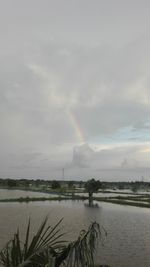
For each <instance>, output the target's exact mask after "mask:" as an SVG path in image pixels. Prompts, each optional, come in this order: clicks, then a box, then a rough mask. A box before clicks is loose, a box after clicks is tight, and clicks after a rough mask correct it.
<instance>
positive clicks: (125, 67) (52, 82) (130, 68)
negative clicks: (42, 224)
mask: <svg viewBox="0 0 150 267" xmlns="http://www.w3.org/2000/svg"><path fill="white" fill-rule="evenodd" d="M114 2H115V3H113V5H112V4H111V3H109V5H108V1H105V3H104V1H94V2H93V3H91V1H89V0H88V1H87V0H86V1H84V0H83V1H65V2H64V1H61V3H60V2H59V7H58V1H46V0H45V1H44V2H43V1H42V3H41V1H33V0H31V1H30V4H29V3H27V2H25V1H24V2H23V3H21V4H20V2H19V1H18V0H15V1H14V3H13V5H12V4H11V3H10V2H8V1H5V3H3V2H2V1H0V5H1V7H2V8H0V25H1V26H0V29H1V44H0V46H1V49H0V60H1V65H0V122H1V131H0V147H1V151H0V176H1V177H33V178H47V179H54V178H55V179H60V178H61V177H62V168H65V175H66V179H79V178H83V179H88V178H89V177H91V176H94V177H97V178H101V179H127V180H128V179H129V180H130V179H140V178H139V177H140V176H141V175H145V179H149V177H150V176H149V174H150V173H149V170H148V168H149V163H150V143H149V136H150V135H149V133H150V119H149V115H150V88H149V87H150V78H149V77H150V53H149V49H150V30H149V27H148V25H149V23H150V18H149V12H148V10H149V8H150V5H149V4H148V2H147V1H144V2H142V3H141V4H140V3H137V1H136V10H135V3H130V2H129V1H126V3H124V6H123V7H122V6H121V5H120V1H114ZM133 2H134V1H133ZM139 16H140V18H141V20H139Z"/></svg>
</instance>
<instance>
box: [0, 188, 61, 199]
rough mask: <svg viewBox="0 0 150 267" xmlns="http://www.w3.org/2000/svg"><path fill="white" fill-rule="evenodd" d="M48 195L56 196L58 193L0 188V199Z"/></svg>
mask: <svg viewBox="0 0 150 267" xmlns="http://www.w3.org/2000/svg"><path fill="white" fill-rule="evenodd" d="M50 196H58V195H54V194H46V193H40V192H30V191H23V190H7V189H0V199H5V198H20V197H50Z"/></svg>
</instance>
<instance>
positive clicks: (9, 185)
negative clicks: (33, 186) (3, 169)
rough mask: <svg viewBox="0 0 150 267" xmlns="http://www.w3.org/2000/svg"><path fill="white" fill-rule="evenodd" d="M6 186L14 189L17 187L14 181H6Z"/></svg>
mask: <svg viewBox="0 0 150 267" xmlns="http://www.w3.org/2000/svg"><path fill="white" fill-rule="evenodd" d="M7 186H8V187H16V186H17V182H16V180H14V179H8V180H7Z"/></svg>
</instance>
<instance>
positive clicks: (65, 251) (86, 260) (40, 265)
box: [0, 217, 106, 267]
mask: <svg viewBox="0 0 150 267" xmlns="http://www.w3.org/2000/svg"><path fill="white" fill-rule="evenodd" d="M61 221H62V219H61V220H60V221H59V222H58V223H57V224H56V225H54V226H47V217H46V218H45V219H44V221H43V223H42V224H41V226H40V227H39V229H38V231H37V232H36V234H35V235H34V236H33V238H31V237H30V220H29V223H28V226H27V231H26V236H25V240H24V241H22V240H21V239H20V234H19V230H18V231H17V233H16V234H14V237H13V238H12V239H11V240H10V241H9V242H8V243H7V244H6V246H5V247H4V249H3V250H2V251H1V252H0V262H1V264H2V265H3V266H4V267H46V266H49V267H61V266H67V267H72V266H74V267H80V266H86V267H91V266H94V252H95V250H96V247H97V240H98V239H99V238H103V237H104V235H106V232H105V230H104V229H103V228H102V229H101V227H100V225H99V224H98V223H96V222H94V223H92V224H91V225H90V226H89V228H88V230H87V231H85V230H82V231H81V232H80V234H79V237H78V238H77V239H76V240H75V241H71V242H67V241H64V239H62V237H63V238H64V234H63V233H61V232H60V230H61V229H60V227H59V226H60V224H61ZM64 264H65V265H64Z"/></svg>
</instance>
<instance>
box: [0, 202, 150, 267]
mask: <svg viewBox="0 0 150 267" xmlns="http://www.w3.org/2000/svg"><path fill="white" fill-rule="evenodd" d="M85 203H86V202H85ZM85 203H84V202H82V201H62V202H58V201H51V202H48V201H46V202H36V203H28V204H26V203H22V204H20V203H0V247H1V248H2V247H3V245H4V244H5V242H7V241H8V239H9V238H11V236H12V234H13V233H14V231H16V229H17V227H18V225H20V226H21V233H22V235H24V233H25V229H26V226H27V221H28V218H29V216H30V217H31V218H32V223H33V228H32V231H33V232H34V230H35V229H37V227H38V225H39V224H40V223H41V221H42V219H43V217H44V216H46V215H47V214H49V222H50V223H51V224H55V223H56V222H57V221H58V220H59V219H61V218H64V220H63V223H62V228H63V229H65V231H66V232H68V234H67V239H73V238H76V237H77V236H78V233H79V231H80V230H81V229H84V228H87V227H88V225H89V224H90V223H91V222H92V221H97V222H98V223H100V224H101V225H102V226H104V227H105V229H106V231H107V234H108V235H107V239H106V240H105V242H104V246H102V245H100V246H99V248H98V252H97V262H98V263H99V262H100V263H101V264H102V263H105V264H108V265H110V266H112V267H127V266H128V267H135V266H136V267H142V266H144V267H149V266H150V254H149V248H150V224H149V222H150V210H149V209H141V208H137V207H124V206H119V205H114V204H109V203H100V204H99V208H89V207H87V206H86V205H84V204H85Z"/></svg>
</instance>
